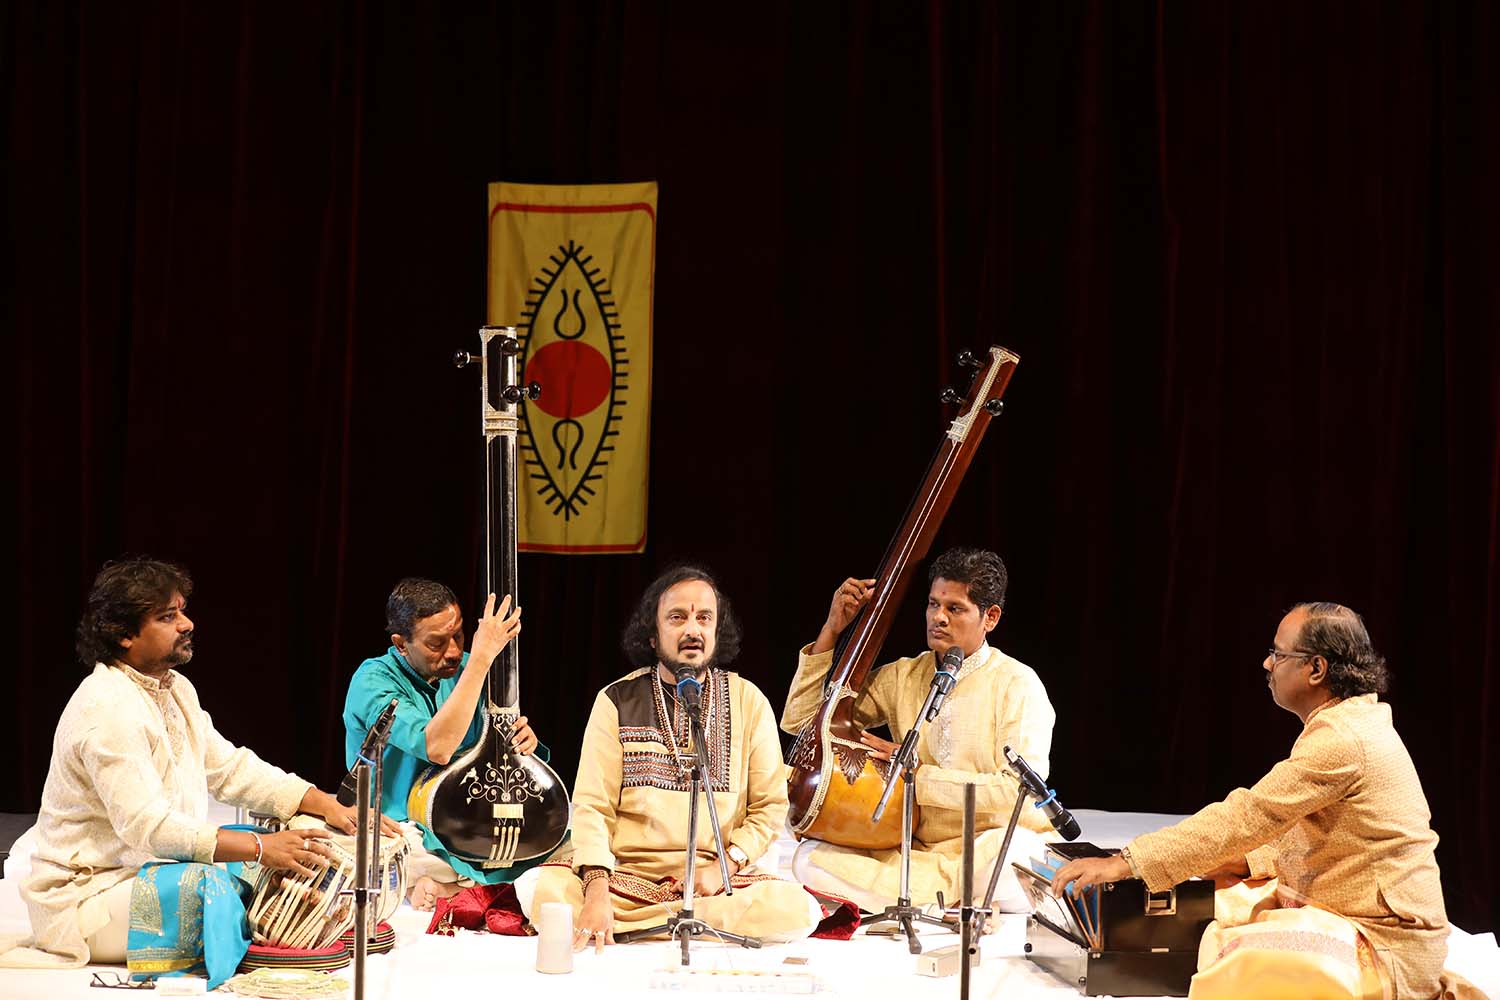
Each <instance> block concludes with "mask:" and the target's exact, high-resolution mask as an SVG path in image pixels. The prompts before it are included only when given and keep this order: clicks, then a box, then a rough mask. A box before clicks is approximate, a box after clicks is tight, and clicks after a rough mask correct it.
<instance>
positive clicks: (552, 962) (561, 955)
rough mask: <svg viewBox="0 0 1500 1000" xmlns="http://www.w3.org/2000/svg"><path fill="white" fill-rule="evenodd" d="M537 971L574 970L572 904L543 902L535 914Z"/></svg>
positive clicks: (554, 972)
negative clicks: (539, 910)
mask: <svg viewBox="0 0 1500 1000" xmlns="http://www.w3.org/2000/svg"><path fill="white" fill-rule="evenodd" d="M536 931H537V934H536V971H538V972H545V973H547V974H548V975H557V974H560V973H564V972H572V971H573V905H572V904H571V903H543V904H542V906H541V912H540V913H538V914H537V927H536Z"/></svg>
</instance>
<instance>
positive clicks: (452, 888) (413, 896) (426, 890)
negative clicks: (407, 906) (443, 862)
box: [407, 875, 459, 910]
mask: <svg viewBox="0 0 1500 1000" xmlns="http://www.w3.org/2000/svg"><path fill="white" fill-rule="evenodd" d="M458 890H459V885H458V883H457V882H439V881H437V880H436V879H434V878H431V877H429V876H427V875H423V876H422V877H421V878H419V879H417V881H416V884H415V885H413V886H412V887H411V892H410V893H408V894H407V898H408V899H410V900H411V906H412V909H414V910H430V909H432V908H433V907H435V906H437V901H438V900H440V899H447V898H448V897H449V896H456V895H458Z"/></svg>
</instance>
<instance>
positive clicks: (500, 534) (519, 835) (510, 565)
mask: <svg viewBox="0 0 1500 1000" xmlns="http://www.w3.org/2000/svg"><path fill="white" fill-rule="evenodd" d="M479 339H480V356H479V358H477V359H476V358H474V357H473V356H472V355H470V354H468V353H467V352H464V351H460V352H459V353H458V354H456V355H455V356H454V363H455V364H457V365H459V366H463V365H467V364H469V363H470V362H471V361H474V360H477V361H479V363H480V370H481V373H482V374H481V377H480V396H481V402H480V412H481V419H482V426H483V433H484V442H485V586H486V589H487V591H488V592H490V593H493V594H495V595H496V597H497V598H498V597H499V596H501V595H504V594H510V595H511V599H512V601H514V602H516V603H519V596H520V595H519V589H518V580H517V571H516V569H517V567H516V524H517V522H516V439H517V435H518V433H519V430H520V403H521V401H522V400H523V399H536V398H537V396H538V395H540V392H541V389H540V387H539V386H538V385H537V384H536V383H535V382H533V383H531V384H530V385H524V386H523V385H522V384H521V383H520V380H519V378H518V377H517V368H518V365H517V355H518V354H519V353H520V351H521V347H520V342H519V340H517V338H516V330H515V328H514V327H485V328H483V329H482V330H480V331H479ZM519 640H520V637H519V636H518V637H516V638H514V639H511V640H510V642H508V643H506V644H505V647H504V648H503V649H501V650H500V652H499V653H498V654H497V655H496V657H495V660H494V662H493V663H492V664H491V665H490V671H489V675H488V677H487V678H486V681H485V725H484V732H483V735H482V736H481V737H480V740H479V742H478V743H476V744H475V745H474V746H473V747H471V748H469V749H468V750H465V751H462V752H461V753H459V754H458V756H456V757H455V758H454V759H453V760H452V761H450V762H449V763H448V764H446V765H443V766H441V767H436V766H434V767H430V768H428V769H427V770H426V771H424V772H423V773H422V774H421V775H420V776H419V777H418V779H417V782H416V784H414V785H413V786H412V790H411V795H410V797H409V798H408V799H407V812H408V814H409V815H410V816H411V818H412V819H414V820H416V821H417V822H419V823H421V824H422V825H423V826H426V827H427V828H428V829H430V830H431V831H432V832H433V833H434V834H436V835H437V838H438V839H439V840H441V841H442V842H443V846H444V847H446V848H447V849H448V851H449V853H451V854H453V855H455V856H456V857H459V858H462V859H464V860H465V861H468V862H469V863H470V864H472V865H474V866H475V867H478V868H484V869H491V868H509V867H510V866H511V865H513V864H515V863H516V862H518V861H527V860H530V859H532V858H538V857H543V856H545V855H548V854H550V853H551V852H552V851H553V850H554V849H556V847H557V845H558V844H560V843H562V839H563V837H564V836H565V835H566V834H567V832H568V820H569V813H570V810H571V807H572V806H571V803H570V801H569V799H568V791H567V789H566V788H565V787H564V786H563V783H562V780H561V779H560V778H558V776H557V772H555V771H553V770H552V768H550V767H548V766H547V764H546V763H545V762H544V761H542V760H541V759H540V758H538V757H535V756H533V755H531V754H521V753H517V752H516V748H515V726H516V721H517V719H519V718H520V715H521V711H520V705H521V687H520V666H519V664H520V651H519V645H520V641H519Z"/></svg>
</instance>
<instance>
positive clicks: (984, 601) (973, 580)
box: [781, 548, 1057, 912]
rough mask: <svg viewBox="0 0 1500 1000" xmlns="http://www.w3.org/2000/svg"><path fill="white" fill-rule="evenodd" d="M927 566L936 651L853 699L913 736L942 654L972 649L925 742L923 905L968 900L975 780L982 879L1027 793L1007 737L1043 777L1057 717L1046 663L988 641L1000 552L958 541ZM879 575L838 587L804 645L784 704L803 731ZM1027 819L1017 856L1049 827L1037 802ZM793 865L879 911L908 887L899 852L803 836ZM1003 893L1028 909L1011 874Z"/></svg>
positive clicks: (931, 643) (892, 666) (920, 855)
mask: <svg viewBox="0 0 1500 1000" xmlns="http://www.w3.org/2000/svg"><path fill="white" fill-rule="evenodd" d="M927 576H928V582H929V584H930V587H929V590H928V594H927V646H928V650H927V652H925V653H921V654H920V655H917V656H912V657H907V658H905V659H901V660H896V661H895V662H894V663H888V664H886V665H885V666H883V667H881V668H880V669H879V670H878V671H877V672H876V673H875V674H874V675H873V677H871V679H870V680H869V681H868V682H867V683H866V684H865V688H864V690H863V691H862V692H861V693H860V696H859V698H858V700H857V701H856V702H855V705H854V719H855V722H856V723H857V724H858V725H859V726H860V727H862V728H865V729H868V728H870V727H873V726H879V725H882V724H884V725H888V726H889V727H890V729H891V734H892V735H893V736H894V737H895V738H896V739H897V740H898V741H899V740H902V739H904V738H905V736H906V733H907V731H908V730H910V729H911V728H912V727H913V726H914V725H915V724H916V721H917V715H918V713H920V712H921V710H922V706H923V704H924V703H925V701H926V699H927V692H928V690H929V688H930V687H931V685H932V677H933V674H934V672H935V671H936V669H937V664H938V658H939V657H940V656H942V654H944V653H946V652H948V650H950V649H951V648H953V647H954V646H957V647H959V648H960V649H962V651H963V657H964V658H963V665H962V667H960V668H959V670H958V672H957V680H956V682H955V683H954V685H953V689H952V691H951V692H950V693H949V694H948V696H947V698H946V699H945V700H944V702H943V705H942V708H941V709H940V710H939V712H938V715H937V717H936V718H935V719H933V721H932V722H930V723H928V724H927V725H926V726H925V728H924V730H923V732H922V736H921V739H920V740H919V741H918V744H917V760H918V767H917V770H916V776H915V782H916V783H915V794H916V801H917V805H918V806H920V807H921V815H920V817H919V818H918V821H917V827H916V830H915V831H914V837H913V849H912V858H911V899H912V902H913V904H915V905H918V906H922V905H925V904H927V903H931V902H934V901H936V899H937V895H938V893H939V892H941V893H942V894H943V899H944V900H945V901H947V902H950V903H951V902H956V901H957V899H958V895H959V888H960V876H961V871H960V867H961V855H962V852H963V793H964V786H965V785H968V784H972V785H974V786H975V790H976V798H977V801H976V811H975V829H976V831H981V835H980V836H978V837H976V838H975V841H976V842H975V872H976V881H977V882H979V883H982V882H983V881H984V877H985V876H986V875H987V873H988V872H989V870H990V866H991V865H993V864H994V861H995V856H996V855H997V854H998V853H999V851H1000V843H1001V841H1002V840H1003V839H1004V836H1005V826H1006V824H1007V823H1008V821H1009V820H1010V813H1011V810H1012V807H1013V806H1014V804H1015V798H1016V795H1017V794H1018V792H1017V783H1016V779H1015V778H1014V777H1013V776H1012V775H1011V774H1010V773H1009V772H1008V771H1007V770H1006V764H1005V757H1004V753H1003V749H1004V747H1006V746H1009V747H1010V748H1011V749H1012V750H1014V751H1015V752H1016V753H1018V754H1020V755H1021V756H1022V757H1024V758H1025V759H1026V762H1027V763H1028V764H1030V765H1031V766H1032V768H1033V769H1034V770H1036V772H1037V773H1038V774H1041V775H1043V776H1045V775H1046V773H1047V765H1048V754H1049V753H1050V752H1051V747H1052V725H1053V723H1054V722H1055V721H1056V718H1057V716H1056V713H1055V712H1053V710H1052V703H1051V702H1050V701H1049V700H1048V699H1047V689H1046V688H1045V687H1043V686H1042V681H1041V678H1040V677H1038V676H1037V674H1036V671H1035V670H1032V669H1031V668H1030V667H1028V666H1027V665H1026V664H1024V663H1022V662H1021V661H1020V660H1017V659H1015V658H1014V657H1012V656H1007V655H1006V654H1005V653H1002V652H1001V651H1000V650H998V649H996V648H994V647H993V646H991V645H990V644H989V634H990V633H991V632H992V631H993V630H994V628H995V626H996V625H998V624H999V623H1000V615H1001V611H1002V609H1003V608H1004V606H1005V588H1006V583H1007V574H1006V571H1005V563H1003V562H1002V561H1001V560H1000V557H999V556H998V555H996V554H995V553H993V552H988V551H985V550H983V549H971V548H955V549H950V550H949V551H947V552H945V553H944V554H943V555H942V556H940V557H939V558H938V559H937V560H936V561H935V562H934V563H933V564H932V567H931V568H930V569H929V571H928V574H927ZM875 582H876V581H874V580H860V579H852V578H851V579H849V580H845V581H844V583H843V584H842V585H841V586H840V587H839V589H838V591H837V592H835V593H834V595H833V603H832V606H831V607H830V608H829V610H828V618H827V620H826V621H825V622H824V623H823V628H822V630H821V631H820V632H819V633H818V638H817V640H816V641H815V642H813V643H812V644H811V645H809V646H806V647H804V648H803V650H802V655H801V658H800V660H799V662H798V664H797V674H796V676H795V677H793V678H792V686H791V691H790V693H788V695H787V701H786V709H785V711H783V712H782V715H781V728H782V729H784V730H786V731H787V732H789V733H797V732H799V731H800V730H801V729H802V727H803V725H805V724H806V723H807V722H808V721H809V720H811V719H812V718H813V717H814V716H815V715H816V714H817V713H818V710H819V708H820V707H821V706H822V703H823V694H824V692H823V685H824V683H825V679H826V677H827V675H828V672H829V669H830V667H831V666H832V660H833V648H834V645H835V644H836V643H837V641H838V637H839V635H840V634H841V633H842V632H843V631H844V629H846V628H847V627H848V626H849V623H850V622H851V621H853V619H854V616H855V615H856V614H858V612H859V611H860V609H861V608H863V607H864V606H865V605H866V604H868V603H869V601H870V598H871V596H872V594H873V590H872V588H873V587H874V586H875ZM862 741H863V742H864V743H865V745H866V746H869V747H871V748H873V750H874V752H875V754H876V755H877V756H879V757H881V758H883V759H889V758H890V757H891V755H892V754H893V753H894V752H895V751H896V750H897V749H898V748H899V744H896V743H891V742H889V741H887V740H883V739H881V738H880V737H878V736H873V735H871V734H869V733H865V734H864V736H863V737H862ZM835 780H838V779H837V778H835ZM1021 824H1022V825H1021V826H1019V827H1017V829H1016V835H1015V839H1014V840H1013V841H1012V842H1011V852H1010V853H1011V856H1012V857H1017V858H1025V857H1026V856H1028V855H1029V854H1030V853H1033V852H1034V851H1035V849H1036V848H1037V845H1038V844H1039V843H1040V841H1039V838H1038V836H1037V834H1038V833H1040V832H1043V831H1046V830H1048V829H1050V827H1049V825H1048V822H1047V820H1046V818H1045V817H1043V816H1042V815H1041V814H1040V813H1038V812H1037V811H1036V810H1034V809H1023V810H1022V812H1021ZM792 870H793V873H794V874H795V875H796V876H797V877H798V878H799V879H801V880H802V881H803V882H804V883H806V884H807V885H809V886H811V887H812V888H814V889H819V890H822V891H824V892H828V893H831V894H833V895H835V896H842V897H844V898H846V899H850V900H852V901H853V902H855V903H858V904H859V906H860V907H861V908H862V909H866V910H871V911H875V912H878V911H880V910H882V909H884V908H885V907H886V906H887V905H889V904H891V903H894V902H895V901H896V899H897V897H898V895H899V892H900V878H901V851H900V850H899V849H898V848H892V849H889V850H866V849H861V848H853V847H843V846H840V845H837V844H829V843H824V842H823V841H819V840H813V839H809V840H804V841H803V842H802V843H801V844H800V845H799V846H798V848H797V854H796V857H795V859H794V861H793V866H792ZM996 899H997V901H998V903H999V905H1000V907H1001V909H1003V910H1010V911H1025V910H1029V909H1030V907H1029V906H1028V905H1027V903H1026V897H1025V895H1024V893H1023V892H1022V891H1021V889H1020V886H1018V885H1017V884H1016V882H1015V878H1014V877H1013V876H1011V875H1009V874H1008V873H1007V874H1006V876H1005V877H1004V878H1003V879H1002V880H1001V882H1000V885H999V887H998V889H997V897H996Z"/></svg>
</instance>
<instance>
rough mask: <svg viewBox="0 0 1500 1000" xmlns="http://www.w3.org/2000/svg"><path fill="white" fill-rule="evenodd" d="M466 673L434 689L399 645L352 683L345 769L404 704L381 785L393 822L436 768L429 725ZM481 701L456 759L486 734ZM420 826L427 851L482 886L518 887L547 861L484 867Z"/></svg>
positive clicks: (541, 750)
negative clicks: (383, 716)
mask: <svg viewBox="0 0 1500 1000" xmlns="http://www.w3.org/2000/svg"><path fill="white" fill-rule="evenodd" d="M463 662H464V663H465V664H467V663H468V662H469V654H468V653H465V654H464V656H463ZM462 672H463V671H462V669H460V671H459V673H458V674H454V675H453V676H452V677H446V678H444V679H443V680H440V681H438V682H437V684H431V683H429V682H428V681H427V680H426V679H425V678H423V677H422V675H421V674H419V673H417V672H416V670H414V669H413V668H412V666H411V664H410V663H408V662H406V657H404V656H402V655H401V654H400V653H399V652H397V650H396V647H395V646H391V647H390V648H388V649H387V650H386V651H385V655H384V656H376V657H372V658H371V659H368V660H366V661H365V662H363V663H361V664H360V665H359V669H357V670H355V671H354V677H353V678H352V679H351V680H350V681H349V694H348V696H347V697H346V698H345V699H344V764H345V766H347V767H350V768H353V767H354V763H355V761H356V760H358V759H359V751H360V747H361V746H362V745H363V744H364V740H365V734H366V733H368V732H369V730H370V727H371V726H373V725H374V724H375V720H376V719H377V718H379V716H380V713H381V711H382V710H383V709H384V708H385V707H386V706H387V705H389V704H390V703H391V699H392V698H398V699H400V702H401V703H400V704H399V705H398V706H397V707H396V718H395V721H394V722H392V723H391V735H390V739H389V740H388V741H387V742H386V746H385V758H384V760H383V762H382V765H381V767H382V770H381V775H382V777H381V784H382V785H383V786H384V787H382V788H381V789H380V811H381V812H383V813H385V814H386V815H387V816H389V817H390V818H391V819H394V820H398V821H399V820H405V819H410V817H409V816H408V815H407V812H406V799H407V796H408V795H410V794H411V789H412V785H414V784H416V782H417V778H418V777H419V776H420V775H421V773H422V772H423V771H425V770H426V769H427V768H429V767H431V766H432V762H431V761H430V760H428V759H427V724H428V723H429V722H431V721H432V717H433V716H434V715H436V714H437V710H438V706H439V705H441V704H442V703H443V702H445V701H447V700H448V696H449V695H451V694H452V693H453V689H454V688H455V687H457V686H458V678H459V676H460V675H461V674H462ZM483 702H484V699H483V697H481V698H480V704H478V705H476V706H474V717H473V718H472V719H470V720H469V731H468V732H466V733H465V734H464V738H463V742H462V743H460V744H459V749H458V751H457V752H456V753H455V754H454V756H455V757H456V756H458V754H460V753H463V752H464V751H465V750H467V749H469V747H472V746H473V745H474V744H475V743H478V742H479V737H480V736H482V735H483V734H484V707H483ZM536 756H537V757H539V758H541V759H542V760H544V761H550V760H551V757H552V754H551V751H549V750H548V749H547V747H546V746H545V745H538V746H537V748H536ZM417 827H418V828H419V829H420V830H421V831H422V846H423V847H424V848H426V849H427V851H428V852H430V853H432V854H435V855H437V856H438V857H439V858H442V859H443V861H445V862H446V863H447V864H448V865H449V867H451V868H452V869H453V870H454V871H455V872H457V873H458V874H459V875H462V876H465V877H467V878H471V879H473V880H474V881H475V882H479V883H482V884H486V885H495V884H497V883H501V882H514V881H515V880H516V879H517V878H519V877H520V876H521V873H522V872H524V871H526V870H527V869H529V868H535V867H536V866H537V865H539V864H542V863H543V862H544V861H546V860H547V859H546V858H532V859H531V860H529V861H518V862H516V863H515V864H514V865H512V866H510V867H509V868H490V869H485V868H480V867H477V866H475V865H472V864H470V863H469V862H467V861H465V860H464V859H463V858H459V857H455V856H454V855H452V854H449V853H448V849H447V848H446V847H444V846H443V842H442V841H440V840H438V838H437V836H436V835H435V834H434V833H433V832H432V831H431V830H429V829H427V827H425V826H422V824H420V823H418V824H417Z"/></svg>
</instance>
